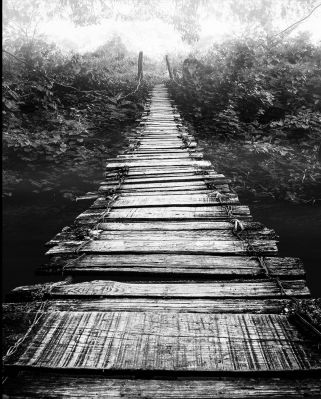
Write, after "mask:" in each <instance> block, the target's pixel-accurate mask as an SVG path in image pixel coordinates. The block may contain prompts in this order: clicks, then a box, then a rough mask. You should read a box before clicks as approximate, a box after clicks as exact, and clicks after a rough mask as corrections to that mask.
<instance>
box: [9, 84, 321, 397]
mask: <svg viewBox="0 0 321 399" xmlns="http://www.w3.org/2000/svg"><path fill="white" fill-rule="evenodd" d="M276 242H277V236H276V234H275V232H274V231H273V230H271V229H269V228H266V227H264V226H263V225H262V224H260V223H258V222H255V221H253V220H252V217H251V214H250V210H249V208H248V207H247V206H244V205H240V203H239V200H238V197H237V195H236V194H234V193H233V192H231V191H230V188H229V181H228V179H226V178H225V177H224V176H223V175H221V174H219V173H217V172H216V171H215V170H214V169H213V167H212V165H211V163H210V162H209V161H206V160H203V156H202V153H201V152H200V151H199V150H198V149H197V144H196V142H195V139H194V137H192V136H191V134H190V133H189V132H188V131H187V130H186V128H185V127H184V126H183V124H182V121H181V119H180V116H179V114H178V112H177V110H176V108H175V106H174V105H173V104H172V101H171V100H170V99H169V97H168V93H167V90H166V88H165V87H164V86H162V85H157V86H156V87H155V88H154V90H153V92H152V95H151V100H150V103H149V104H148V105H147V107H146V111H145V113H144V115H143V118H142V120H141V123H140V125H139V127H138V129H137V130H136V131H135V132H133V133H132V135H131V137H130V145H129V146H128V148H127V149H126V150H125V151H124V153H123V154H121V155H119V156H117V157H116V158H114V159H110V160H109V161H108V163H107V165H106V174H105V178H104V181H103V182H102V183H101V186H100V187H99V191H98V194H97V197H96V199H95V201H94V203H93V204H92V206H90V208H89V209H88V210H87V211H85V212H83V213H82V214H80V215H79V216H78V217H77V219H76V221H75V223H74V224H73V225H72V226H71V227H69V228H64V229H63V230H62V231H61V232H60V233H59V234H57V235H56V236H55V237H54V238H53V239H52V240H51V241H50V242H49V243H47V245H48V246H49V247H50V248H49V250H48V252H47V254H48V255H49V256H50V261H49V263H48V265H46V266H45V268H44V269H43V272H47V273H58V272H59V273H60V272H62V273H63V274H64V276H73V280H71V279H67V280H64V281H62V282H59V283H54V284H43V285H36V286H27V287H18V288H16V289H15V290H13V292H12V294H11V299H12V303H10V304H7V305H6V309H7V311H8V312H11V313H12V314H13V315H15V317H17V318H19V317H20V318H23V317H26V314H30V315H35V320H34V323H33V324H32V325H31V327H30V328H29V330H28V329H26V331H22V332H21V331H20V332H18V333H20V336H21V339H20V341H19V342H18V345H16V346H14V347H13V348H12V349H11V350H10V352H9V354H8V356H6V358H5V371H6V373H7V375H8V378H7V379H6V381H5V384H4V392H5V394H6V395H8V396H9V397H10V398H18V397H19V398H27V397H28V398H29V397H45V398H58V397H59V398H60V397H77V398H80V397H81V398H90V397H97V398H101V397H103V398H155V399H157V398H162V399H164V398H250V397H252V398H303V397H321V389H320V376H321V358H320V351H319V348H318V344H317V341H316V340H315V339H314V338H313V335H309V334H307V333H305V332H304V331H303V330H301V329H300V328H298V327H297V326H296V324H294V323H293V322H292V321H291V320H290V319H289V317H288V315H287V309H289V308H290V306H291V303H292V301H293V298H294V300H295V298H308V297H309V290H308V288H307V286H306V281H305V273H304V269H303V266H302V264H301V262H300V260H299V259H293V258H280V257H278V255H277V245H276ZM97 276H98V277H97ZM98 278H99V279H98ZM75 279H76V280H75ZM77 279H78V281H77Z"/></svg>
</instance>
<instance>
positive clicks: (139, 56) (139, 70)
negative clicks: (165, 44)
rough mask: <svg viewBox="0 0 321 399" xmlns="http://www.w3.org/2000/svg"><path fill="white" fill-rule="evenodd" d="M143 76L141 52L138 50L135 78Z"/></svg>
mask: <svg viewBox="0 0 321 399" xmlns="http://www.w3.org/2000/svg"><path fill="white" fill-rule="evenodd" d="M141 78H143V52H142V51H140V52H139V54H138V72H137V80H139V79H141Z"/></svg>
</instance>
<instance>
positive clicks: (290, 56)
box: [169, 37, 321, 203]
mask: <svg viewBox="0 0 321 399" xmlns="http://www.w3.org/2000/svg"><path fill="white" fill-rule="evenodd" d="M320 66H321V49H320V47H317V46H313V45H312V44H310V43H308V41H307V40H305V39H304V37H301V38H298V39H295V40H294V39H292V40H289V41H288V42H286V43H283V44H281V45H278V46H276V47H272V48H267V47H266V46H265V45H262V41H254V40H249V41H229V42H226V43H223V44H221V45H215V46H213V48H212V49H211V51H209V52H208V53H207V54H206V55H204V56H199V57H198V58H195V57H194V58H193V57H189V58H188V59H186V60H185V61H184V62H183V63H182V64H181V65H180V66H178V67H176V70H177V71H178V72H177V74H176V78H175V81H174V82H170V83H169V88H170V91H171V94H172V96H173V97H174V99H175V100H176V102H177V103H178V104H179V105H180V107H181V110H182V112H183V114H184V116H185V118H186V119H187V120H188V121H189V122H191V123H192V124H193V126H194V127H195V128H196V130H197V132H198V133H197V134H198V135H199V136H200V137H207V138H210V139H211V140H216V141H219V144H218V143H216V146H217V145H218V146H219V145H221V143H222V140H228V142H229V144H230V145H227V147H228V148H226V144H224V145H223V147H222V152H223V153H224V154H221V155H222V158H221V159H222V164H223V166H222V167H223V169H225V170H224V171H225V172H226V173H227V174H230V173H234V175H235V180H236V185H237V186H238V187H239V186H242V187H246V189H247V190H250V191H252V192H253V193H254V194H255V195H259V196H260V195H262V194H264V193H265V194H266V193H268V195H269V196H273V197H275V198H279V199H286V200H290V201H294V202H313V203H314V202H316V201H320V198H321V188H320V187H321V186H320V184H321V165H320V151H321V150H320V144H321V85H320V79H319V78H318V75H319V71H320ZM235 140H236V141H237V143H238V144H237V146H236V147H237V148H235V147H234V144H233V145H232V144H231V143H233V142H234V141H235ZM240 145H242V148H241V147H240ZM224 148H226V151H224ZM234 150H235V151H236V152H235V154H234V155H235V156H236V159H237V164H238V165H239V166H238V168H237V170H236V169H233V168H232V169H231V168H230V169H229V168H228V166H227V165H226V162H225V160H224V159H225V158H224V157H225V156H227V157H229V152H232V153H233V151H234ZM219 152H220V150H219V149H215V150H214V153H215V155H216V156H219V157H220V155H219V154H218V153H219ZM238 154H239V155H238ZM230 156H231V155H230ZM247 159H251V162H248V161H247ZM244 165H246V167H245V168H244V167H242V166H244ZM218 167H219V168H220V165H218ZM246 168H248V170H247V171H246V170H244V169H246ZM221 170H222V169H221ZM241 170H242V173H241ZM249 176H252V179H249Z"/></svg>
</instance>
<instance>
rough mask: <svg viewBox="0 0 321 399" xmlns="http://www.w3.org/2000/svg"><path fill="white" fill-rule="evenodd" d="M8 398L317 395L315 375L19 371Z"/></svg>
mask: <svg viewBox="0 0 321 399" xmlns="http://www.w3.org/2000/svg"><path fill="white" fill-rule="evenodd" d="M3 393H4V395H8V397H10V398H15V399H25V398H31V397H32V398H34V397H39V398H40V397H41V398H48V399H50V398H58V397H59V398H62V397H63V398H76V397H77V398H84V399H87V398H105V399H123V398H131V399H149V398H154V399H195V398H198V399H217V398H219V399H245V398H255V399H285V398H286V399H288V398H291V399H302V398H303V397H304V398H307V399H308V398H320V397H321V388H320V380H319V378H318V377H314V378H307V377H306V378H300V379H288V378H280V377H279V378H271V377H270V378H262V377H260V378H257V377H256V378H251V379H249V378H239V377H235V376H233V377H226V378H224V379H222V378H219V377H217V378H215V377H212V378H207V379H197V378H194V379H191V378H188V379H184V378H181V379H179V380H173V379H167V380H164V379H162V380H159V379H146V378H145V379H126V378H118V379H117V378H116V379H115V378H106V377H105V376H92V375H91V376H86V375H79V374H67V375H61V374H59V373H42V374H41V373H36V372H23V373H20V374H19V375H18V376H15V377H10V378H9V379H8V381H7V382H6V384H5V385H4V389H3Z"/></svg>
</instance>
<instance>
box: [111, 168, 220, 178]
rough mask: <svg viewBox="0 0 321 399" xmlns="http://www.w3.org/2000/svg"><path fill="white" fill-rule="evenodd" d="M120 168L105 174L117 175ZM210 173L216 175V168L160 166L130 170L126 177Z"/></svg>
mask: <svg viewBox="0 0 321 399" xmlns="http://www.w3.org/2000/svg"><path fill="white" fill-rule="evenodd" d="M117 170H118V168H116V170H115V171H107V172H106V173H105V175H106V174H109V173H117ZM210 172H213V173H215V171H214V168H213V167H212V166H211V167H204V168H195V167H193V166H191V167H188V166H163V167H162V166H159V167H148V166H143V167H136V168H129V170H128V173H127V175H126V176H128V177H132V176H141V175H143V176H144V175H152V176H154V175H168V174H171V175H184V174H192V175H198V174H199V175H201V176H202V175H208V174H210Z"/></svg>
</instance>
